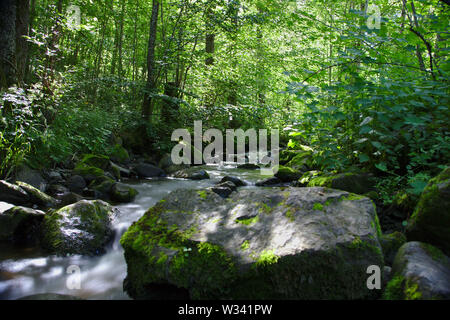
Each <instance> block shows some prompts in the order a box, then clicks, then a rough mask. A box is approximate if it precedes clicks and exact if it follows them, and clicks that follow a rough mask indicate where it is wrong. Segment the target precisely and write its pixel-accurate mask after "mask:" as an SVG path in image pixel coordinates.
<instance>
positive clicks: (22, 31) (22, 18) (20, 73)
mask: <svg viewBox="0 0 450 320" xmlns="http://www.w3.org/2000/svg"><path fill="white" fill-rule="evenodd" d="M16 4H17V7H16V62H17V81H18V83H19V85H21V84H23V82H24V80H25V75H26V69H27V61H28V41H27V39H26V38H24V36H28V35H29V33H28V27H29V22H30V1H29V0H16Z"/></svg>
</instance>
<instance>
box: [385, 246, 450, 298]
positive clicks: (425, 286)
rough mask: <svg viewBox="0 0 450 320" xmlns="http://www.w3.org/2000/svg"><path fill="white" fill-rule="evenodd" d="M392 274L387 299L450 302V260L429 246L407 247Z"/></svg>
mask: <svg viewBox="0 0 450 320" xmlns="http://www.w3.org/2000/svg"><path fill="white" fill-rule="evenodd" d="M392 272H393V277H392V280H391V281H389V283H388V285H387V287H386V289H385V292H384V294H383V298H384V299H387V300H436V299H450V259H449V258H448V257H447V256H446V255H444V253H443V252H442V251H440V250H439V249H438V248H436V247H433V246H432V245H430V244H425V243H423V242H408V243H406V244H404V245H403V246H402V247H401V248H400V249H399V251H398V253H397V255H396V257H395V261H394V265H393V267H392Z"/></svg>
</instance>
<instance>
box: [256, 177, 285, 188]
mask: <svg viewBox="0 0 450 320" xmlns="http://www.w3.org/2000/svg"><path fill="white" fill-rule="evenodd" d="M281 183H283V181H281V180H280V179H278V178H277V177H271V178H266V179H263V180H259V181H257V182H256V183H255V186H257V187H266V186H273V185H277V184H281Z"/></svg>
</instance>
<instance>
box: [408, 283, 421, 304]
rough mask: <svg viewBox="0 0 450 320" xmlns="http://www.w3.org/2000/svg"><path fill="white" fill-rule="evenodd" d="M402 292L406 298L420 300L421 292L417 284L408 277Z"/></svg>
mask: <svg viewBox="0 0 450 320" xmlns="http://www.w3.org/2000/svg"><path fill="white" fill-rule="evenodd" d="M404 292H405V299H406V300H420V299H421V298H422V292H420V291H419V285H418V284H417V283H413V282H411V281H409V279H407V280H406V287H405V290H404Z"/></svg>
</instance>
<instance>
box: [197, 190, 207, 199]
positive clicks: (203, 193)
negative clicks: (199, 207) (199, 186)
mask: <svg viewBox="0 0 450 320" xmlns="http://www.w3.org/2000/svg"><path fill="white" fill-rule="evenodd" d="M197 194H198V195H199V197H200V198H202V199H206V198H207V196H208V194H207V193H206V191H205V190H199V191H197Z"/></svg>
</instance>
